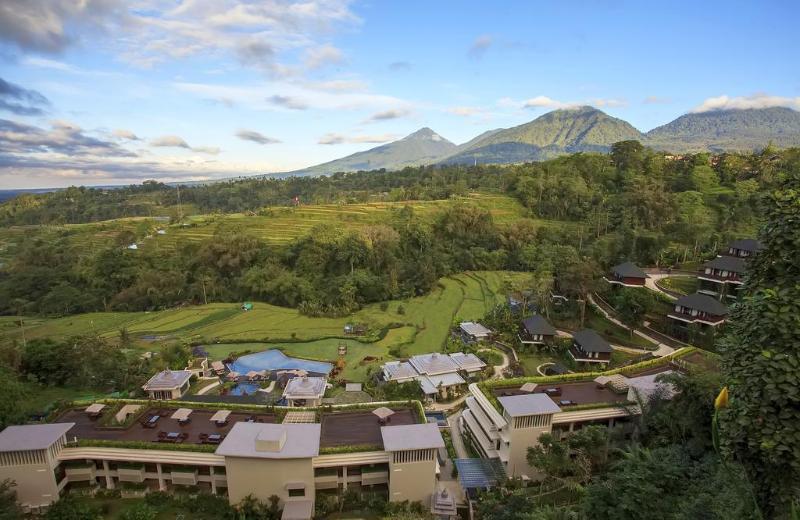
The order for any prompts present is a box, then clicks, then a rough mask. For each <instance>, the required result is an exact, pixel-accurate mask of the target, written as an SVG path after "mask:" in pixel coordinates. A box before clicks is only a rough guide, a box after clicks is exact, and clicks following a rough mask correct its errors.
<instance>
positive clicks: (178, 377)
mask: <svg viewBox="0 0 800 520" xmlns="http://www.w3.org/2000/svg"><path fill="white" fill-rule="evenodd" d="M190 377H192V373H191V372H190V371H189V370H163V371H161V372H159V373H158V374H156V375H154V376H153V377H151V378H150V380H149V381H147V383H145V384H144V386H143V387H142V388H143V389H145V390H173V389H175V388H180V387H182V386H183V384H184V383H186V381H188V380H189V378H190Z"/></svg>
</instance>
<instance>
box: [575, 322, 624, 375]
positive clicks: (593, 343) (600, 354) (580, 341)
mask: <svg viewBox="0 0 800 520" xmlns="http://www.w3.org/2000/svg"><path fill="white" fill-rule="evenodd" d="M572 340H573V341H572V346H571V347H570V349H569V355H570V356H571V357H572V359H574V360H575V362H576V363H589V364H599V365H601V366H605V365H607V364H608V363H609V362H610V361H611V353H612V352H613V351H614V349H613V348H612V347H611V344H609V343H608V341H606V340H605V339H603V337H602V336H600V334H598V333H597V332H595V331H593V330H592V329H584V330H580V331H578V332H576V333H575V334H573V335H572Z"/></svg>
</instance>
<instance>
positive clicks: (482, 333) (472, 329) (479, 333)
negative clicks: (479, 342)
mask: <svg viewBox="0 0 800 520" xmlns="http://www.w3.org/2000/svg"><path fill="white" fill-rule="evenodd" d="M459 327H460V328H461V330H463V331H464V332H466V333H467V334H469V335H470V336H475V337H476V338H484V337H486V336H488V335H489V334H491V333H492V331H491V330H490V329H487V328H486V327H484V326H483V325H481V324H480V323H478V322H475V321H465V322H462V323H461V324H460V325H459Z"/></svg>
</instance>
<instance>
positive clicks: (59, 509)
mask: <svg viewBox="0 0 800 520" xmlns="http://www.w3.org/2000/svg"><path fill="white" fill-rule="evenodd" d="M44 518H45V520H100V519H101V518H103V516H102V515H101V514H100V511H99V510H98V509H96V508H93V507H91V506H90V505H89V504H86V503H84V502H79V501H78V500H77V499H76V498H75V497H74V496H72V495H65V496H64V497H63V498H62V499H61V500H59V501H58V502H55V503H54V504H53V505H51V506H50V508H49V509H48V510H47V513H46V514H45V515H44Z"/></svg>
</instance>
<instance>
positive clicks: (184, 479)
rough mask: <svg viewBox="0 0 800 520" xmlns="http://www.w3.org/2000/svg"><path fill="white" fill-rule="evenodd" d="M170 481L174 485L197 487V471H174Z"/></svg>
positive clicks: (171, 473)
mask: <svg viewBox="0 0 800 520" xmlns="http://www.w3.org/2000/svg"><path fill="white" fill-rule="evenodd" d="M169 475H170V479H171V480H172V483H173V484H177V485H180V486H194V485H197V470H194V471H192V470H189V469H181V470H173V471H171V472H170V474H169Z"/></svg>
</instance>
